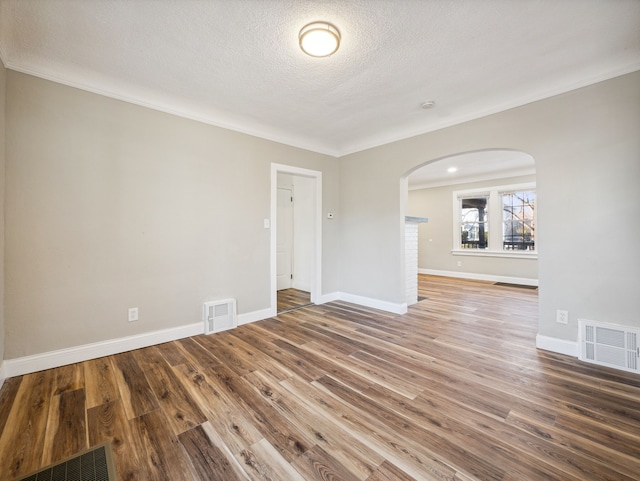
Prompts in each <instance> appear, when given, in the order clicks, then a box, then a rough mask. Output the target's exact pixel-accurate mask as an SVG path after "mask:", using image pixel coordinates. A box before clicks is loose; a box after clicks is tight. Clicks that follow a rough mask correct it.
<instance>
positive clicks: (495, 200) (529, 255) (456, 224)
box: [451, 182, 538, 259]
mask: <svg viewBox="0 0 640 481" xmlns="http://www.w3.org/2000/svg"><path fill="white" fill-rule="evenodd" d="M526 190H530V191H535V190H536V183H535V182H527V183H524V184H510V185H498V186H492V187H486V188H484V189H468V190H456V191H454V192H453V249H451V254H452V255H454V256H475V257H509V258H515V259H537V258H538V242H537V241H536V249H535V250H533V251H505V250H503V249H502V235H495V234H494V235H492V234H491V233H492V232H495V231H496V229H497V231H498V232H499V233H501V232H502V205H501V202H502V199H501V194H502V193H506V192H514V191H526ZM486 195H489V209H488V210H489V216H488V219H487V224H488V225H489V246H488V248H487V249H483V250H480V249H461V248H460V241H461V239H460V199H461V198H464V197H473V196H486ZM534 219H535V222H536V225H537V221H538V210H537V209H536V210H535V211H534Z"/></svg>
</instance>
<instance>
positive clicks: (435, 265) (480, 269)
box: [407, 175, 538, 279]
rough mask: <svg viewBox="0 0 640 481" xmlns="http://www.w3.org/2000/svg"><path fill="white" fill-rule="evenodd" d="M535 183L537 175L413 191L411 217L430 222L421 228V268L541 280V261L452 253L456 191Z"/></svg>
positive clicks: (409, 211) (419, 266)
mask: <svg viewBox="0 0 640 481" xmlns="http://www.w3.org/2000/svg"><path fill="white" fill-rule="evenodd" d="M535 179H536V178H535V175H530V176H521V177H510V178H505V179H496V180H491V181H482V182H471V183H465V184H456V185H448V186H445V187H432V188H429V189H416V190H411V191H409V197H408V203H407V215H410V216H415V217H427V218H428V219H429V222H427V223H425V224H420V227H419V239H418V242H419V243H418V268H419V269H428V270H436V271H446V272H455V273H458V274H460V275H462V274H463V273H464V274H479V275H488V276H500V277H517V278H522V279H537V278H538V261H537V260H536V259H513V258H503V257H486V256H482V255H477V256H454V255H453V254H452V253H451V250H452V249H453V192H454V191H457V190H466V189H485V188H489V187H495V186H500V185H513V184H522V183H525V182H535ZM458 262H461V263H462V265H461V266H458V264H457V263H458Z"/></svg>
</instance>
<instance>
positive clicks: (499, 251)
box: [453, 183, 536, 257]
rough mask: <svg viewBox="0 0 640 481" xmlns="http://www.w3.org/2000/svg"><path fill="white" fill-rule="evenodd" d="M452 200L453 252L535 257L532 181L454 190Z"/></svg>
mask: <svg viewBox="0 0 640 481" xmlns="http://www.w3.org/2000/svg"><path fill="white" fill-rule="evenodd" d="M453 201H454V234H453V235H454V244H453V253H454V254H457V255H489V256H503V257H532V256H533V257H535V254H536V191H535V184H534V183H528V184H518V185H506V186H496V187H489V188H487V189H482V190H467V191H456V192H454V193H453ZM490 226H491V233H490V232H489V227H490Z"/></svg>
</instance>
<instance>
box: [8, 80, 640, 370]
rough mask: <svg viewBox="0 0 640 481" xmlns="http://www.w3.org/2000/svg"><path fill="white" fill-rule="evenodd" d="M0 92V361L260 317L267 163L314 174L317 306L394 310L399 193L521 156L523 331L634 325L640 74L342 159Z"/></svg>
mask: <svg viewBox="0 0 640 481" xmlns="http://www.w3.org/2000/svg"><path fill="white" fill-rule="evenodd" d="M5 76H6V128H5V129H0V132H2V133H3V134H5V133H6V139H7V142H6V146H5V159H4V160H5V164H6V168H5V170H6V188H5V198H4V199H5V217H6V218H5V224H6V237H5V266H4V267H5V276H4V278H5V281H6V286H5V290H6V295H5V299H6V302H5V306H4V307H5V309H4V322H5V326H4V336H5V346H6V348H5V352H4V357H5V358H7V359H12V358H16V357H20V356H25V355H30V354H36V353H41V352H47V351H51V350H55V349H61V348H65V347H72V346H77V345H82V344H86V343H90V342H96V341H101V340H107V339H114V338H119V337H124V336H129V335H134V334H139V333H145V332H149V331H154V330H158V329H163V328H169V327H176V326H181V325H185V324H190V323H193V322H200V318H201V313H200V309H201V304H202V302H203V300H205V299H215V298H223V297H229V296H231V297H235V298H237V299H238V308H239V312H240V313H249V312H254V311H259V310H262V309H266V308H268V307H269V302H270V279H269V275H270V269H269V238H270V235H269V231H268V230H266V229H264V228H263V219H264V218H268V217H269V212H270V205H269V202H270V164H271V163H272V162H277V163H280V164H288V165H293V166H298V167H303V168H308V169H313V170H319V171H322V172H323V212H328V211H332V212H334V213H336V219H334V220H332V221H327V219H326V218H324V219H323V254H322V255H323V257H322V266H323V273H322V277H323V286H322V294H328V293H332V292H338V291H340V292H343V293H347V294H354V295H360V296H363V297H367V298H372V299H377V300H381V301H388V302H392V303H402V302H404V295H405V292H404V287H405V286H404V282H405V281H404V277H403V276H404V272H403V270H404V261H403V248H404V247H403V245H404V244H403V238H402V235H403V234H402V232H403V231H402V229H403V226H404V215H405V214H406V213H407V212H406V209H405V202H406V197H407V192H406V182H403V181H401V178H403V177H404V176H406V175H407V174H408V173H409V172H410V171H411V170H412V169H414V168H416V167H418V166H420V165H423V164H425V163H427V162H429V161H431V160H434V159H438V158H442V157H445V156H448V155H452V154H456V153H461V152H469V151H475V150H482V149H495V148H507V149H514V150H520V151H523V152H526V153H528V154H531V155H532V156H533V157H534V158H535V160H536V169H537V176H536V177H537V191H538V196H539V203H538V207H539V209H538V224H539V226H538V227H539V235H538V240H539V246H540V255H539V261H538V268H539V275H538V278H539V282H540V329H539V330H540V333H541V334H542V335H545V336H550V337H555V338H558V339H566V340H571V341H574V340H576V338H577V319H578V318H588V319H592V320H601V321H610V322H617V323H621V324H627V325H635V326H640V318H638V316H637V312H638V311H640V297H639V296H638V295H637V291H638V286H639V283H638V277H637V276H638V271H639V270H640V269H639V268H640V252H639V251H638V250H637V249H635V246H634V245H633V241H634V239H637V238H638V237H639V235H640V232H639V229H640V223H638V222H635V221H633V219H635V218H636V217H637V212H636V211H637V205H640V189H638V185H639V181H640V136H639V135H638V132H639V131H640V88H639V86H640V73H634V74H630V75H626V76H623V77H619V78H616V79H613V80H610V81H607V82H602V83H600V84H596V85H593V86H590V87H586V88H583V89H580V90H576V91H573V92H570V93H567V94H564V95H560V96H557V97H553V98H550V99H546V100H543V101H539V102H535V103H532V104H529V105H526V106H523V107H520V108H517V109H512V110H509V111H507V112H503V113H500V114H496V115H492V116H488V117H485V118H482V119H479V120H475V121H471V122H467V123H465V124H461V125H458V126H455V127H450V128H447V129H442V130H440V131H437V132H433V133H429V134H425V135H421V136H417V137H413V138H411V139H407V140H404V141H400V142H395V143H393V144H389V145H385V146H381V147H377V148H374V149H370V150H367V151H363V152H359V153H356V154H352V155H350V156H347V157H344V158H342V159H334V158H331V157H328V156H324V155H320V154H315V153H311V152H308V151H304V150H301V149H295V148H292V147H288V146H284V145H281V144H277V143H273V142H269V141H266V140H262V139H258V138H255V137H251V136H247V135H244V134H239V133H235V132H230V131H227V130H224V129H219V128H216V127H212V126H208V125H204V124H200V123H197V122H193V121H189V120H185V119H182V118H178V117H174V116H171V115H168V114H164V113H160V112H157V111H153V110H149V109H145V108H142V107H138V106H135V105H131V104H127V103H124V102H120V101H117V100H113V99H109V98H105V97H101V96H99V95H95V94H91V93H87V92H83V91H80V90H76V89H73V88H70V87H66V86H62V85H59V84H55V83H52V82H48V81H45V80H41V79H37V78H34V77H30V76H28V75H24V74H20V73H16V72H13V71H9V72H5V71H4V70H3V71H2V75H0V88H2V87H3V85H2V84H3V83H4V82H5ZM0 97H3V98H4V96H2V95H0ZM0 117H1V116H0ZM3 120H4V118H2V121H3ZM0 170H1V169H0ZM417 214H418V215H427V216H429V217H431V215H430V213H428V212H427V213H417ZM630 219H631V220H632V221H630ZM129 307H138V308H139V309H140V321H138V322H134V323H128V322H127V320H126V318H127V308H129ZM556 309H564V310H568V311H569V318H570V319H569V321H570V322H569V325H567V326H563V325H559V324H556V323H555V322H554V321H555V310H556ZM0 331H2V330H1V329H0Z"/></svg>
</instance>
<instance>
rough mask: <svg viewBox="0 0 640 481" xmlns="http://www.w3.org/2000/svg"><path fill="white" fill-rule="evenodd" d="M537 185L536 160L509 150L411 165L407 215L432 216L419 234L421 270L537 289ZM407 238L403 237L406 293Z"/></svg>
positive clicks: (403, 207) (406, 179)
mask: <svg viewBox="0 0 640 481" xmlns="http://www.w3.org/2000/svg"><path fill="white" fill-rule="evenodd" d="M535 182H536V172H535V160H534V158H533V157H532V156H531V155H529V154H527V153H525V152H522V151H518V150H511V149H492V150H481V151H473V152H462V153H456V154H452V155H448V156H445V157H440V158H437V159H431V160H428V161H426V162H424V163H422V164H420V165H417V166H416V167H414V168H412V169H411V170H410V171H409V172H407V173H406V174H405V176H403V177H402V179H401V183H402V184H401V185H402V189H401V191H402V193H403V198H402V202H401V204H402V205H401V213H402V216H403V219H405V225H406V221H409V220H411V219H416V218H418V219H424V218H426V219H428V222H424V223H421V224H420V225H419V226H418V229H417V230H418V234H417V273H418V274H431V275H440V276H447V277H459V278H466V279H478V280H488V281H493V282H505V283H509V284H519V285H529V286H537V284H538V270H537V244H536V242H535V237H536V235H535V234H536V232H537V215H536V194H535V192H536V187H535ZM405 232H406V230H405V231H404V232H403V234H405ZM409 240H410V239H408V237H407V235H406V234H405V242H404V245H405V259H406V265H405V274H407V275H405V276H404V277H405V278H406V279H407V280H406V282H407V292H409V290H410V289H412V285H411V284H412V282H413V281H412V279H410V278H409V277H411V272H410V262H411V260H410V258H409V256H411V255H412V254H411V252H410V249H411V248H410V246H408V245H407V242H408V241H409ZM415 282H416V284H417V278H416V280H415ZM416 301H417V300H416ZM408 304H411V302H410V301H408Z"/></svg>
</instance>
